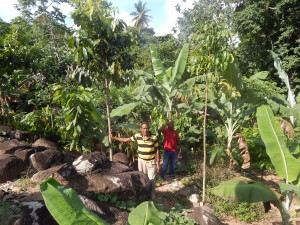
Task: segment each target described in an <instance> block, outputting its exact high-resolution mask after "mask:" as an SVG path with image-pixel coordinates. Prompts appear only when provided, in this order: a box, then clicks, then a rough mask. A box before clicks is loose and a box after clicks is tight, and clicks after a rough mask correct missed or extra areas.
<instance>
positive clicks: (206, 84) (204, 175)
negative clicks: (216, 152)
mask: <svg viewBox="0 0 300 225" xmlns="http://www.w3.org/2000/svg"><path fill="white" fill-rule="evenodd" d="M207 98H208V83H207V76H206V75H205V105H204V118H203V170H202V171H203V181H202V205H204V204H205V191H206V117H207Z"/></svg>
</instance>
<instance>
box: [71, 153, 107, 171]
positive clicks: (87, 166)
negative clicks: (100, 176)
mask: <svg viewBox="0 0 300 225" xmlns="http://www.w3.org/2000/svg"><path fill="white" fill-rule="evenodd" d="M107 161H108V160H107V158H106V156H105V154H104V153H103V152H92V153H89V154H86V155H82V156H80V157H78V158H77V159H75V160H74V162H73V167H74V168H75V170H76V171H77V172H78V173H79V174H88V173H91V172H92V171H93V170H96V169H98V168H101V167H102V166H103V165H104V164H105V163H106V162H107Z"/></svg>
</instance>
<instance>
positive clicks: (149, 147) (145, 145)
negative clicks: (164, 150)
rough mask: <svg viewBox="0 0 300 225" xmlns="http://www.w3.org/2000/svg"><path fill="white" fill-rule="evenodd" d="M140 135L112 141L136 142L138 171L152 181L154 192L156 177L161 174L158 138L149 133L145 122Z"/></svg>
mask: <svg viewBox="0 0 300 225" xmlns="http://www.w3.org/2000/svg"><path fill="white" fill-rule="evenodd" d="M140 131H141V132H140V133H137V134H135V135H133V136H132V137H130V138H119V137H112V140H117V141H120V142H130V141H134V142H136V143H137V145H138V169H139V171H141V172H143V173H145V174H146V175H147V176H148V178H149V179H150V180H151V183H152V185H153V186H152V187H153V192H152V194H153V193H154V191H155V177H156V173H157V172H159V168H160V164H159V150H158V140H157V137H156V136H154V135H152V134H151V133H150V131H149V125H148V123H146V122H143V123H142V124H141V126H140Z"/></svg>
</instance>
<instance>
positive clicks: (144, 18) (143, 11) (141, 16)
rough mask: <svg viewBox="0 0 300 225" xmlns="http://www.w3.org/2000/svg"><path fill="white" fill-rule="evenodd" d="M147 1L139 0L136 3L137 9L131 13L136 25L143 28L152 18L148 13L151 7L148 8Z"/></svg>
mask: <svg viewBox="0 0 300 225" xmlns="http://www.w3.org/2000/svg"><path fill="white" fill-rule="evenodd" d="M146 5H147V3H146V2H144V3H143V2H142V1H141V0H139V1H138V2H137V3H134V7H135V11H132V12H131V13H130V15H131V16H133V19H132V21H135V22H134V26H135V27H137V28H139V29H141V28H145V27H147V26H148V25H149V22H150V19H151V18H152V17H151V16H150V15H148V14H147V13H148V12H150V11H151V10H150V9H147V8H146Z"/></svg>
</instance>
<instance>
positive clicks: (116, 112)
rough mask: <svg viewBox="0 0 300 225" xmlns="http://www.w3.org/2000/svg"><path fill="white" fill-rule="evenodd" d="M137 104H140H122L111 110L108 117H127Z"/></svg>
mask: <svg viewBox="0 0 300 225" xmlns="http://www.w3.org/2000/svg"><path fill="white" fill-rule="evenodd" d="M139 104H140V103H138V102H132V103H129V104H124V105H122V106H119V107H118V108H116V109H113V110H112V111H111V114H110V116H111V117H120V116H125V115H128V114H129V113H131V111H132V110H133V109H134V108H135V107H136V106H138V105H139Z"/></svg>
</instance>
